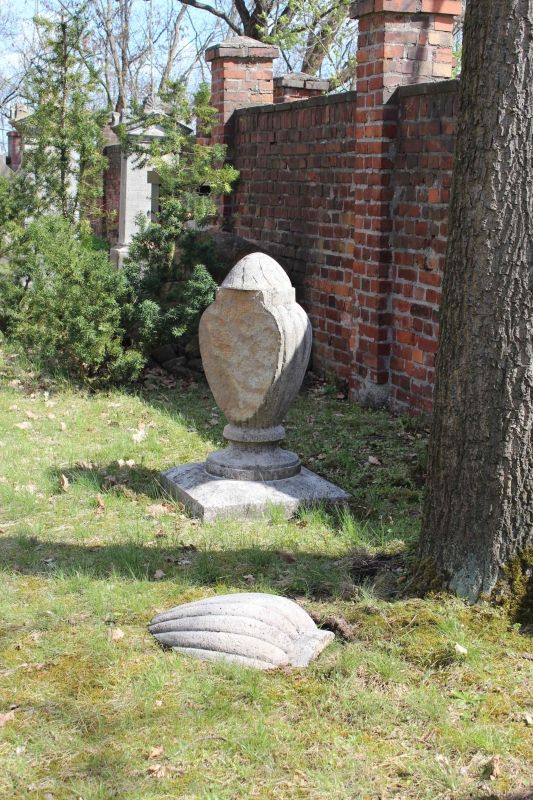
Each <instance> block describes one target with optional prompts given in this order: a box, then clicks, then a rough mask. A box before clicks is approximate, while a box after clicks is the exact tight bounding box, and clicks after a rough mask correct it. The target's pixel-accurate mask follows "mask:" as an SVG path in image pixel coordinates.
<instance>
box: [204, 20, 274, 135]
mask: <svg viewBox="0 0 533 800" xmlns="http://www.w3.org/2000/svg"><path fill="white" fill-rule="evenodd" d="M278 55H279V50H278V48H277V47H273V46H271V45H269V44H264V43H263V42H258V41H256V40H255V39H250V38H249V37H247V36H230V37H229V38H228V39H225V40H224V41H223V42H221V43H220V44H217V45H214V46H213V47H209V48H208V49H207V50H206V51H205V60H206V61H207V62H210V63H211V103H212V105H213V106H214V107H215V108H216V109H217V112H218V114H217V119H216V122H215V124H214V126H213V129H212V131H211V141H212V142H213V143H225V144H231V138H232V126H231V116H232V114H233V112H234V111H235V109H236V108H243V107H244V106H258V105H262V104H265V103H272V102H273V92H274V85H273V75H272V62H273V61H274V59H275V58H277V57H278Z"/></svg>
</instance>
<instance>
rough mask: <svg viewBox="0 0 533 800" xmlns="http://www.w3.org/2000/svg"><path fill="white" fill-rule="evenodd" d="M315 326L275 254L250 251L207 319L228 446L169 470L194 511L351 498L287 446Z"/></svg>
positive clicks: (203, 333)
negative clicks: (287, 420) (289, 417)
mask: <svg viewBox="0 0 533 800" xmlns="http://www.w3.org/2000/svg"><path fill="white" fill-rule="evenodd" d="M311 339H312V335H311V325H310V323H309V320H308V318H307V314H306V313H305V311H304V310H303V308H301V306H299V305H298V303H297V302H296V299H295V291H294V289H293V287H292V285H291V282H290V280H289V278H288V276H287V274H286V273H285V272H284V270H283V269H282V268H281V266H280V265H279V264H278V263H277V261H274V259H273V258H270V257H269V256H267V255H265V254H264V253H252V254H251V255H247V256H245V257H244V258H242V259H241V260H240V261H238V262H237V264H236V265H235V266H234V267H233V269H232V270H231V272H230V273H229V275H228V276H227V278H226V279H225V281H224V282H223V283H222V285H221V286H220V288H219V289H218V292H217V297H216V300H215V302H214V303H212V304H211V305H210V306H209V307H208V308H207V309H206V311H205V312H204V314H203V316H202V319H201V320H200V351H201V355H202V362H203V366H204V370H205V374H206V377H207V380H208V383H209V386H210V388H211V391H212V392H213V395H214V398H215V400H216V402H217V404H218V405H219V406H220V408H221V409H222V411H223V412H224V414H225V416H226V419H227V420H228V424H227V425H226V427H225V428H224V438H225V439H226V441H227V442H228V446H227V447H225V448H224V449H223V450H219V451H217V452H215V453H211V454H210V455H209V456H208V457H207V460H206V462H205V463H202V464H185V465H183V466H178V467H174V468H173V469H170V470H169V471H168V472H165V473H163V475H162V480H163V483H164V485H165V488H167V489H168V490H169V491H170V492H171V494H173V495H174V496H175V497H177V498H178V499H179V500H180V501H182V502H183V503H184V504H185V506H186V507H187V508H188V509H189V510H190V511H191V512H192V513H193V514H195V515H197V516H200V517H202V518H204V519H215V518H216V517H218V516H261V515H262V514H264V513H265V511H267V510H268V507H269V506H270V505H273V504H274V505H281V506H282V507H283V508H284V510H285V512H286V514H287V516H290V515H291V514H293V513H294V512H295V511H296V510H297V508H298V507H299V506H300V505H301V504H306V503H307V504H308V503H312V502H317V501H328V502H330V503H331V502H344V501H346V500H347V499H348V497H349V496H348V494H347V493H346V492H344V491H343V490H342V489H339V488H338V487H336V486H334V485H333V484H332V483H330V482H329V481H326V480H324V479H323V478H321V477H319V476H318V475H315V474H314V473H313V472H310V471H309V470H307V469H305V467H302V464H301V461H300V459H299V458H298V456H297V455H296V453H292V452H290V451H288V450H284V449H283V448H282V447H281V446H280V443H281V442H282V441H283V439H284V437H285V429H284V427H283V425H282V424H281V423H282V420H283V417H284V416H285V414H286V412H287V410H288V408H289V406H290V404H291V402H292V401H293V399H294V397H295V396H296V394H297V393H298V391H299V389H300V386H301V384H302V380H303V378H304V375H305V370H306V368H307V363H308V361H309V356H310V353H311Z"/></svg>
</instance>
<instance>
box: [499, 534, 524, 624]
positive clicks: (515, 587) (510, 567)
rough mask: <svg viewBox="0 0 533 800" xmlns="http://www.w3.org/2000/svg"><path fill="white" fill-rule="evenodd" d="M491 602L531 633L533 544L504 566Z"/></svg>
mask: <svg viewBox="0 0 533 800" xmlns="http://www.w3.org/2000/svg"><path fill="white" fill-rule="evenodd" d="M493 600H494V601H495V602H496V603H498V604H499V605H501V606H502V607H503V608H504V609H505V611H506V613H507V614H508V616H509V618H510V619H511V620H514V621H516V622H518V623H520V624H522V625H524V626H526V627H527V628H528V629H529V630H530V631H533V544H531V545H529V546H528V547H526V549H525V550H524V551H523V552H522V553H519V554H518V555H516V556H515V557H514V558H512V559H511V561H510V562H509V563H508V564H506V565H505V567H504V568H503V575H502V578H501V579H500V580H499V581H498V584H497V585H496V587H495V589H494V592H493Z"/></svg>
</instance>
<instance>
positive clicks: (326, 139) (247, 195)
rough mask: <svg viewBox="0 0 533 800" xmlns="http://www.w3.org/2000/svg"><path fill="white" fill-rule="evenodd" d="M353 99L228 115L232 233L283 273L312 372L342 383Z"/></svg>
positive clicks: (346, 368) (351, 322) (350, 346)
mask: <svg viewBox="0 0 533 800" xmlns="http://www.w3.org/2000/svg"><path fill="white" fill-rule="evenodd" d="M354 134H355V94H354V93H348V94H341V95H334V96H328V97H318V98H311V99H310V100H304V101H297V102H293V103H281V104H277V105H270V106H263V107H260V108H252V109H240V110H238V111H236V112H235V114H234V139H233V147H232V152H233V161H234V163H235V165H236V167H237V169H238V170H239V171H240V179H239V183H238V188H237V190H236V191H235V193H234V194H233V196H232V218H233V230H234V232H235V233H236V234H238V235H239V236H242V237H244V238H246V239H249V240H252V241H254V242H256V243H257V244H258V245H259V246H262V247H263V248H265V249H266V250H267V251H268V252H269V253H270V254H271V255H273V256H274V257H275V258H277V259H278V260H279V261H280V262H281V263H282V264H283V266H284V267H285V268H286V269H287V271H288V272H289V274H290V276H291V279H292V281H293V283H294V285H295V286H296V289H297V295H298V298H299V300H300V301H301V302H302V303H303V305H304V306H305V308H306V310H307V312H308V314H309V316H310V318H311V323H312V325H313V332H314V363H315V365H316V367H317V368H318V369H320V370H321V371H322V372H323V373H331V374H332V375H335V376H337V377H338V378H340V379H342V380H344V381H346V382H348V380H349V378H350V374H351V369H352V354H353V352H354V347H355V343H356V334H357V331H356V320H355V314H354V311H355V298H354V297H353V292H352V278H353V239H352V235H351V234H352V225H353V210H352V206H353V202H352V185H353V173H354V158H355V153H354Z"/></svg>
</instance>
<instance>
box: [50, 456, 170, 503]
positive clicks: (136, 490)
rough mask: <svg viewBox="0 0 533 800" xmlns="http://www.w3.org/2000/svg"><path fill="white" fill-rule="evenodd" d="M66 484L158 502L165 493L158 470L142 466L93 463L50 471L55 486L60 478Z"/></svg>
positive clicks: (81, 463)
mask: <svg viewBox="0 0 533 800" xmlns="http://www.w3.org/2000/svg"><path fill="white" fill-rule="evenodd" d="M63 475H64V476H65V478H66V479H67V480H68V482H69V484H72V485H76V484H82V485H83V486H85V487H89V488H91V489H92V490H93V491H96V492H108V491H113V490H114V491H116V492H119V493H121V494H128V493H130V492H131V493H133V494H136V495H144V496H146V497H150V498H152V499H154V500H161V499H162V498H164V497H165V495H166V493H165V490H164V489H163V487H162V486H161V481H160V472H159V470H155V469H149V468H148V467H143V466H142V465H141V464H135V465H133V466H128V465H127V464H124V465H121V464H120V463H119V462H118V461H112V462H111V463H110V464H106V465H105V466H104V465H102V464H97V463H94V462H81V461H80V462H78V463H76V464H73V465H72V466H71V467H66V468H63V469H52V470H50V471H49V476H50V478H51V480H52V481H53V482H54V483H55V484H56V485H57V486H58V491H60V489H59V486H60V483H61V478H62V476H63Z"/></svg>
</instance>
